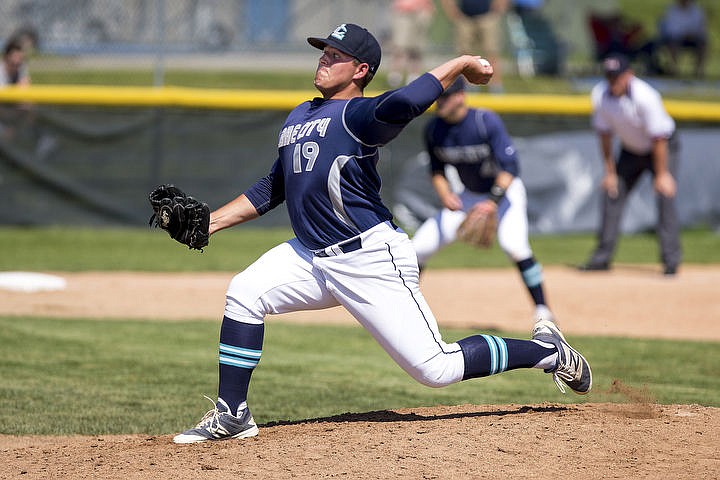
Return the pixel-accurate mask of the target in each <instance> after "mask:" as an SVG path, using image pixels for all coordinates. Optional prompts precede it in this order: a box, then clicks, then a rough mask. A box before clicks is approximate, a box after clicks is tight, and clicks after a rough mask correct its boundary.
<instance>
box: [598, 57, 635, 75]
mask: <svg viewBox="0 0 720 480" xmlns="http://www.w3.org/2000/svg"><path fill="white" fill-rule="evenodd" d="M602 66H603V71H604V72H605V76H606V77H608V78H616V77H617V76H618V75H620V74H621V73H624V72H626V71H627V70H628V69H630V61H629V60H628V58H627V57H626V56H625V55H620V54H615V55H609V56H607V57H606V58H605V60H603V63H602Z"/></svg>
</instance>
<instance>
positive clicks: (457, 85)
mask: <svg viewBox="0 0 720 480" xmlns="http://www.w3.org/2000/svg"><path fill="white" fill-rule="evenodd" d="M464 91H465V78H464V77H463V76H462V75H461V76H459V77H458V78H457V79H455V81H454V82H453V83H451V84H450V85H448V87H447V88H446V89H445V90H444V91H443V92H442V93H441V94H440V97H448V96H450V95H452V94H453V93H457V92H464Z"/></svg>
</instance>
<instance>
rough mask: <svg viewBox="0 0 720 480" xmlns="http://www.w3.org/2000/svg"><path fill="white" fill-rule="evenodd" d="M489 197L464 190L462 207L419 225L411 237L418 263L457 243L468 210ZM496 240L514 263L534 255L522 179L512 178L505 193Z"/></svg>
mask: <svg viewBox="0 0 720 480" xmlns="http://www.w3.org/2000/svg"><path fill="white" fill-rule="evenodd" d="M486 198H487V194H478V193H473V192H470V191H468V190H465V191H464V192H462V193H461V194H460V200H462V203H463V210H456V211H452V210H448V209H447V208H443V209H442V210H440V212H438V214H437V215H435V216H434V217H432V218H429V219H427V220H426V221H425V222H424V223H423V224H422V225H420V227H419V228H418V229H417V231H416V232H415V235H413V239H412V243H413V246H414V247H415V252H416V253H417V258H418V263H419V264H420V265H424V264H425V263H426V262H427V261H428V260H429V259H430V257H431V256H432V255H433V254H435V253H436V252H437V251H438V250H440V249H441V248H442V247H444V246H446V245H448V244H450V243H452V242H454V241H455V239H456V238H457V229H458V227H459V226H460V224H461V223H462V222H463V220H465V217H466V216H467V210H469V209H470V208H472V206H473V205H475V204H476V203H478V202H480V201H482V200H485V199H486ZM497 239H498V245H500V248H501V249H502V251H503V252H505V255H507V256H508V257H509V258H510V259H512V260H513V261H515V262H519V261H520V260H525V259H526V258H530V257H531V256H532V254H533V253H532V249H531V248H530V241H529V239H528V219H527V193H526V191H525V185H524V184H523V183H522V180H520V179H519V178H515V179H513V181H512V183H511V184H510V186H509V187H508V189H507V191H506V193H505V200H503V201H502V202H500V205H499V206H498V229H497Z"/></svg>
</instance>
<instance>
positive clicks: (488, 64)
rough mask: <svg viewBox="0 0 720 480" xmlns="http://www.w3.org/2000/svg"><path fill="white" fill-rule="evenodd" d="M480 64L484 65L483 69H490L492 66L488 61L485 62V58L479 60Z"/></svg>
mask: <svg viewBox="0 0 720 480" xmlns="http://www.w3.org/2000/svg"><path fill="white" fill-rule="evenodd" d="M478 62H480V65H482V66H483V67H489V66H490V62H488V61H487V60H485V59H484V58H478Z"/></svg>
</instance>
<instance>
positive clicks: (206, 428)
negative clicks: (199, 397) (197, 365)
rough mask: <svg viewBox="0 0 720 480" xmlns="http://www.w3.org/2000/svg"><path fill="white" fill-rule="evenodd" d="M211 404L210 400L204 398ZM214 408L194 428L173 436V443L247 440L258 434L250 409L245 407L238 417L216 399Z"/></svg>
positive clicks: (222, 402) (221, 401) (220, 400)
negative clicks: (232, 439) (233, 439)
mask: <svg viewBox="0 0 720 480" xmlns="http://www.w3.org/2000/svg"><path fill="white" fill-rule="evenodd" d="M205 398H207V399H208V400H210V401H211V402H212V399H210V398H208V397H205ZM213 403H214V404H215V408H213V409H212V410H210V411H208V412H207V413H206V414H205V416H203V418H202V420H200V423H198V424H197V425H196V426H195V428H191V429H190V430H186V431H184V432H183V433H180V434H178V435H175V437H174V438H173V442H175V443H199V442H205V441H208V440H229V439H231V438H248V437H254V436H255V435H257V434H258V431H259V430H258V427H257V425H256V424H255V420H253V417H252V414H250V409H249V408H247V407H245V408H244V409H243V410H241V411H240V412H238V413H239V415H238V416H235V415H232V414H231V413H230V408H229V407H228V406H227V404H226V403H225V402H224V401H223V400H222V399H218V401H217V403H215V402H213Z"/></svg>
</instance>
